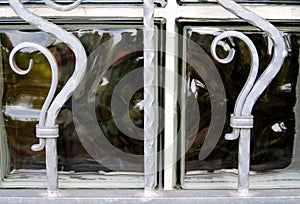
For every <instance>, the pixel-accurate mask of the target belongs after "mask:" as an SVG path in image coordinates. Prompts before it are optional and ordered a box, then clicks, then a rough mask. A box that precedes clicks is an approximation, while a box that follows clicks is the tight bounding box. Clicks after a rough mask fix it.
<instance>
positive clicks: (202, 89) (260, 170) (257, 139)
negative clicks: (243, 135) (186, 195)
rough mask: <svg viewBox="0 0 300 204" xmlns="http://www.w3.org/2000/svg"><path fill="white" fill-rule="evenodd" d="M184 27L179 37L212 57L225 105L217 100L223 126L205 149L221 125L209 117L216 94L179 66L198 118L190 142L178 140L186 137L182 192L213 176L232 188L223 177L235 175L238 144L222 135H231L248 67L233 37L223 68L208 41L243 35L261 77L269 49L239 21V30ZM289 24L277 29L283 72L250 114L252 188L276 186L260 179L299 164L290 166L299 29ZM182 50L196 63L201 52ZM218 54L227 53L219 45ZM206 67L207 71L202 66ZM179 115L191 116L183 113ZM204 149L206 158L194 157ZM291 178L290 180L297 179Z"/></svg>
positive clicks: (243, 51)
mask: <svg viewBox="0 0 300 204" xmlns="http://www.w3.org/2000/svg"><path fill="white" fill-rule="evenodd" d="M183 24H184V25H181V28H182V30H183V35H185V36H186V37H187V38H188V39H189V40H191V41H193V42H194V43H196V45H198V46H199V47H201V48H202V49H203V51H204V53H205V54H207V55H208V56H209V57H210V58H211V60H212V61H213V62H214V65H215V67H216V69H217V70H218V72H219V73H220V76H221V78H222V81H223V83H224V89H225V93H226V101H220V103H222V102H223V103H226V109H227V114H226V118H225V125H224V128H223V130H222V133H221V135H219V137H218V136H216V137H215V138H216V139H215V140H214V141H211V142H212V143H213V144H212V143H210V144H207V143H206V146H205V140H206V139H207V135H208V131H211V132H213V131H214V130H210V128H211V126H213V128H212V129H214V128H216V127H217V126H218V125H220V124H217V125H215V122H214V121H220V120H218V118H212V101H211V97H215V96H212V95H211V93H209V91H208V89H207V86H206V84H205V79H203V78H202V77H201V76H199V75H198V74H197V73H196V72H195V69H194V68H193V67H192V66H191V65H189V64H183V67H182V71H183V72H184V73H183V74H184V75H185V76H186V83H187V85H186V87H187V89H188V90H187V95H186V97H196V98H197V101H198V106H199V112H200V116H201V117H200V122H199V124H198V132H197V136H196V137H195V140H194V141H189V138H188V137H185V136H183V137H185V144H186V145H187V146H189V149H186V150H185V151H186V154H185V162H184V166H185V168H184V171H185V175H186V176H185V183H184V186H186V187H187V188H197V187H196V186H197V184H196V183H198V184H199V183H201V182H204V181H205V179H208V180H209V182H211V183H214V182H213V180H214V178H215V179H216V180H218V179H220V181H221V180H222V179H223V180H222V181H224V182H225V183H226V182H228V183H227V185H226V184H225V185H224V188H227V187H228V186H230V187H232V188H234V186H235V185H236V184H235V183H232V182H231V179H228V177H226V176H224V175H226V174H227V173H228V176H229V177H231V176H232V177H235V176H236V173H237V168H238V161H237V158H238V140H233V141H230V140H225V138H224V135H225V134H226V133H229V132H231V127H230V126H229V120H230V114H231V113H232V112H233V108H234V104H235V101H236V99H237V96H238V94H239V93H240V91H241V89H242V87H243V85H244V83H245V81H246V80H247V77H248V73H249V69H250V55H249V50H248V49H247V47H246V45H245V43H244V42H242V41H240V40H239V39H236V38H229V39H228V41H227V42H226V43H228V44H229V45H230V47H232V48H234V49H235V50H236V54H235V57H234V59H233V61H232V62H230V63H228V64H220V63H218V62H216V61H215V60H214V59H213V58H212V56H211V50H210V46H211V43H212V40H213V39H214V38H215V37H216V35H218V34H219V33H220V32H224V31H228V30H238V31H242V32H243V33H244V34H246V35H247V36H248V37H249V38H250V39H251V40H252V41H253V43H254V44H255V46H256V48H257V50H258V55H259V58H260V68H259V74H260V73H262V72H263V70H264V69H265V68H266V67H267V65H268V64H269V62H270V59H271V57H272V46H273V45H272V42H270V39H268V37H267V36H266V35H265V34H264V33H262V32H260V31H258V30H257V29H255V28H253V27H249V26H246V25H244V24H243V23H239V24H238V26H237V25H236V24H235V23H232V24H228V25H223V24H217V23H210V24H209V23H208V24H209V25H208V24H202V25H199V26H198V25H192V26H189V25H186V24H185V23H183ZM294 26H295V24H293V23H291V24H289V23H287V24H286V25H284V24H280V25H279V28H280V30H281V32H282V34H283V35H284V38H285V41H286V43H287V45H288V51H289V54H288V57H287V58H286V59H285V62H284V65H283V68H282V69H281V71H280V72H279V74H278V75H277V77H276V78H275V79H274V80H273V81H272V83H271V84H270V86H269V88H268V89H266V91H265V92H264V93H263V94H262V96H261V97H260V98H259V100H258V101H257V103H256V105H255V106H254V110H253V116H254V118H255V120H254V121H255V122H254V128H253V130H252V137H251V156H250V164H251V165H250V171H251V175H252V176H253V178H254V179H253V183H252V186H254V187H257V188H259V187H260V185H263V184H262V182H265V183H264V184H265V185H267V186H269V187H273V188H276V187H278V186H277V185H278V184H277V183H276V184H273V186H272V184H267V182H266V180H265V179H262V178H263V176H265V178H269V177H268V176H271V177H272V176H274V175H276V174H288V173H290V172H294V170H295V169H298V168H299V166H298V165H296V166H295V163H297V162H296V160H298V158H299V157H298V154H297V150H295V149H294V148H297V147H296V146H295V145H296V144H297V141H298V139H297V136H296V134H295V133H296V129H297V127H298V125H297V120H298V114H297V112H296V110H297V107H298V105H297V104H298V102H297V101H298V100H299V99H298V97H299V96H298V92H297V90H298V88H299V87H298V83H299V82H298V80H299V79H298V74H299V73H298V72H299V70H298V68H299V42H300V41H299V32H298V28H295V27H294ZM186 52H187V54H186V57H187V58H188V59H189V60H190V61H197V60H198V61H199V63H201V60H202V59H201V57H200V55H199V54H200V53H199V52H196V51H195V50H194V49H193V46H190V45H189V44H187V45H186ZM217 53H218V55H219V56H220V57H226V56H227V54H228V53H227V52H226V51H224V49H223V48H222V47H221V46H219V47H218V49H217ZM206 69H210V68H209V67H207V68H206ZM233 79H236V80H233ZM195 82H196V91H195V90H193V89H192V86H193V84H192V83H195ZM184 114H192V113H189V112H188V111H186V112H185V113H184ZM188 130H189V129H188V127H187V130H186V135H188ZM210 136H213V135H210ZM207 146H209V147H207ZM205 151H209V152H208V154H207V156H205V158H200V159H199V157H201V156H200V155H206V154H205ZM210 151H211V152H210ZM296 175H298V174H296ZM296 175H293V176H295V177H296V178H295V179H296V180H298V179H297V176H296ZM223 176H224V177H223ZM225 177H226V178H225ZM250 178H251V177H250ZM197 179H198V180H197ZM226 179H227V180H226ZM267 180H268V179H267ZM270 180H271V179H270ZM270 180H268V181H270ZM232 181H236V179H232ZM250 181H251V179H250ZM193 182H194V183H193ZM216 183H218V182H216ZM293 184H295V183H294V182H291V185H293ZM205 185H206V186H205ZM250 185H251V183H250ZM200 186H201V187H200ZM198 187H199V188H209V185H208V184H207V182H204V184H199V186H198ZM214 187H216V186H214ZM219 187H220V186H219ZM221 188H222V187H221Z"/></svg>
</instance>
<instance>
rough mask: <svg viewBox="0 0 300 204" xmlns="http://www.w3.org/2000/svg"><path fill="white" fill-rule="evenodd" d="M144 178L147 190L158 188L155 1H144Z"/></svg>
mask: <svg viewBox="0 0 300 204" xmlns="http://www.w3.org/2000/svg"><path fill="white" fill-rule="evenodd" d="M143 21H144V30H143V31H144V173H145V174H144V176H145V190H153V189H154V188H155V186H156V171H157V163H156V162H157V158H156V156H157V154H156V151H157V145H156V140H157V116H156V115H157V114H156V110H155V108H156V107H157V105H158V104H157V101H156V98H157V94H156V91H155V90H156V89H157V87H156V86H155V84H156V74H155V73H156V72H155V61H154V60H155V40H154V37H155V30H154V1H153V0H144V18H143Z"/></svg>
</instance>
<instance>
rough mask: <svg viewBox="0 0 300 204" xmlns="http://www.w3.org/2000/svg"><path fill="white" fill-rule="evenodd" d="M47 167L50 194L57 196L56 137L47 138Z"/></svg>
mask: <svg viewBox="0 0 300 204" xmlns="http://www.w3.org/2000/svg"><path fill="white" fill-rule="evenodd" d="M46 167H47V187H48V195H49V196H56V193H57V189H58V181H57V148H56V138H51V139H50V138H49V139H46Z"/></svg>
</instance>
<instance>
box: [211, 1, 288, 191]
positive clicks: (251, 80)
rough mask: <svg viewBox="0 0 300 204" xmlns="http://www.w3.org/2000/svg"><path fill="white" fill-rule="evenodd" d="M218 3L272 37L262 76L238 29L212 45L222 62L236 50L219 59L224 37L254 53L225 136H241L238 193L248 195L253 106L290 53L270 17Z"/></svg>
mask: <svg viewBox="0 0 300 204" xmlns="http://www.w3.org/2000/svg"><path fill="white" fill-rule="evenodd" d="M218 2H219V3H220V4H221V5H222V6H223V7H224V8H225V9H227V10H228V11H230V12H231V13H233V14H234V15H236V16H238V17H240V18H242V19H244V20H246V21H247V22H249V23H250V24H252V25H254V26H256V27H258V28H260V29H261V30H262V31H264V32H265V33H266V34H267V35H268V36H269V37H270V39H271V40H272V42H273V47H274V51H273V58H272V60H271V62H270V64H269V65H268V67H267V68H266V69H265V71H264V72H263V73H262V74H261V75H260V77H259V78H258V79H256V76H257V71H258V64H259V61H258V56H257V51H256V48H255V47H254V45H253V43H252V42H251V40H250V39H249V38H247V37H246V36H245V35H244V34H242V33H240V32H235V31H229V32H224V33H222V34H220V35H219V36H217V37H216V38H215V39H214V41H213V43H212V46H211V51H212V53H213V56H214V58H215V59H216V60H217V61H219V62H221V63H228V62H230V61H231V60H232V59H233V57H234V53H235V51H234V49H230V51H229V54H228V56H227V57H226V58H225V59H219V57H218V56H217V55H216V46H217V45H218V44H219V45H222V44H224V42H222V41H221V40H222V39H224V38H227V37H237V38H240V39H241V40H243V41H244V42H245V43H246V44H247V46H248V48H249V50H250V53H251V62H252V66H251V69H250V73H249V76H248V79H247V81H246V83H245V85H244V87H243V89H242V91H241V92H240V94H239V96H238V99H237V101H236V104H235V108H234V113H233V114H232V115H231V120H230V125H231V127H232V128H233V131H232V133H230V134H226V135H225V138H226V139H227V140H235V139H237V138H239V152H238V157H239V164H238V169H239V179H238V192H239V195H247V194H248V192H249V168H250V137H251V133H250V130H251V128H252V127H253V116H252V115H251V112H252V108H253V106H254V104H255V102H256V100H257V99H258V97H259V96H260V95H261V94H262V92H263V91H264V90H265V89H266V87H267V86H268V85H269V84H270V83H271V81H272V80H273V78H274V77H275V76H276V75H277V73H278V72H279V70H280V68H281V66H282V64H283V61H284V58H285V57H286V55H287V51H286V46H285V42H284V39H283V37H282V35H281V33H280V32H279V31H278V30H277V29H276V28H275V27H274V26H273V25H272V24H271V23H269V22H268V21H267V20H265V19H263V18H261V17H260V16H258V15H256V14H254V13H252V12H251V11H249V10H247V9H245V8H243V7H242V6H240V5H238V4H237V3H235V2H234V1H233V0H218Z"/></svg>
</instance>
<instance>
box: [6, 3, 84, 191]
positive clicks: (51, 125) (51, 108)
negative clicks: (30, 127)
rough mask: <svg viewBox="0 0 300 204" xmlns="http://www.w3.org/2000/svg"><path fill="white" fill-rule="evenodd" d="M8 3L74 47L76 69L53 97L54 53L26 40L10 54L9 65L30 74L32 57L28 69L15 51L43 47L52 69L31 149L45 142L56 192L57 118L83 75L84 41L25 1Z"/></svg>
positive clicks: (49, 174) (50, 188)
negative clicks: (20, 65)
mask: <svg viewBox="0 0 300 204" xmlns="http://www.w3.org/2000/svg"><path fill="white" fill-rule="evenodd" d="M9 3H10V6H11V7H12V8H13V9H14V11H15V12H16V13H17V14H18V15H19V16H20V17H21V18H22V19H23V20H25V21H26V22H28V23H30V24H32V25H33V26H35V27H37V28H38V29H40V30H42V31H45V32H47V33H50V34H52V35H54V36H55V37H56V38H57V39H60V40H62V41H63V42H64V43H65V44H66V45H67V46H69V47H70V48H71V50H72V51H73V52H74V55H75V58H76V62H75V70H74V72H73V75H72V76H71V77H70V79H69V80H68V81H67V83H66V84H65V86H64V87H63V89H62V90H61V91H60V92H59V93H58V95H57V96H56V97H55V98H54V99H53V100H52V98H53V96H54V93H55V89H56V85H57V81H58V69H57V63H56V61H55V58H54V56H53V55H52V54H51V52H50V51H49V50H48V49H47V48H44V47H43V46H41V45H38V44H36V43H29V42H26V43H22V44H19V45H18V46H16V47H15V48H14V50H13V51H12V52H11V54H10V65H11V67H12V69H13V70H14V71H15V72H16V73H18V74H22V75H24V74H27V73H28V72H29V71H30V70H31V68H32V63H33V61H32V60H30V64H29V67H28V69H27V70H21V69H19V68H18V66H17V65H16V63H15V61H14V58H15V54H16V53H17V52H18V51H19V50H21V49H23V48H28V47H30V48H34V49H36V50H39V51H41V52H42V53H43V54H44V55H45V56H46V58H47V60H48V61H49V63H50V66H51V69H52V82H51V88H50V91H49V94H48V96H47V98H46V101H45V102H44V104H43V107H42V111H41V113H40V121H39V124H38V125H37V126H36V136H37V137H38V138H39V144H37V145H33V146H32V150H33V151H40V150H42V149H44V147H45V146H46V167H47V180H48V194H49V196H55V195H56V191H57V188H58V178H57V147H56V138H57V137H58V136H59V134H58V125H56V122H55V120H56V117H57V115H58V112H59V110H60V109H61V107H62V106H63V105H64V103H65V102H66V101H67V100H68V99H69V98H70V96H71V94H72V92H73V91H74V90H75V88H76V87H77V86H78V84H79V83H80V81H81V79H82V78H83V76H84V74H85V70H86V63H87V56H86V53H85V50H84V48H83V46H82V44H81V43H80V41H79V40H78V39H77V38H76V37H75V36H73V35H72V34H70V33H68V32H67V31H65V30H63V29H62V28H60V27H59V26H57V25H55V24H53V23H50V22H49V21H47V20H45V19H43V18H40V17H38V16H37V15H35V14H33V13H31V12H30V11H28V10H27V9H26V8H25V7H24V6H23V4H22V3H21V2H20V1H19V0H10V1H9ZM46 3H48V4H50V5H51V7H53V8H54V9H57V10H61V11H63V10H70V9H73V8H75V7H76V6H78V5H79V3H80V0H79V1H77V2H75V3H74V4H71V5H69V6H59V5H56V4H55V3H49V1H48V0H46Z"/></svg>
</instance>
